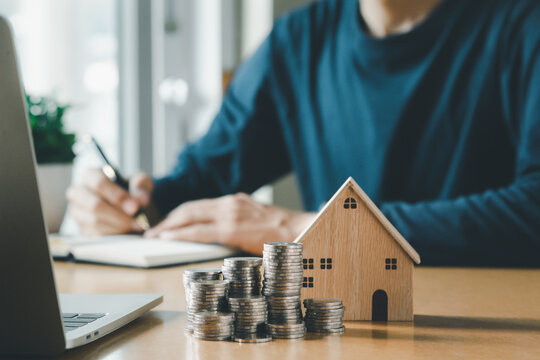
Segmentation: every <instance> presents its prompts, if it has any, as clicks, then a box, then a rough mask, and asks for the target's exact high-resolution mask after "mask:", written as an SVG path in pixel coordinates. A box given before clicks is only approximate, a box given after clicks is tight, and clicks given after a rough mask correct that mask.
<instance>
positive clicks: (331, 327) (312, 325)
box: [304, 298, 345, 334]
mask: <svg viewBox="0 0 540 360" xmlns="http://www.w3.org/2000/svg"><path fill="white" fill-rule="evenodd" d="M304 307H305V308H306V316H305V318H304V320H305V322H306V328H307V331H308V332H313V333H320V334H343V333H344V332H345V327H344V326H343V313H344V312H345V307H344V306H343V303H342V302H341V299H336V298H312V299H305V300H304Z"/></svg>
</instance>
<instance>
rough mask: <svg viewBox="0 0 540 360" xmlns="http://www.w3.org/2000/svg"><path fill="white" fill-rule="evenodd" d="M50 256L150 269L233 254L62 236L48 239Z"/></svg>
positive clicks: (139, 240) (188, 245)
mask: <svg viewBox="0 0 540 360" xmlns="http://www.w3.org/2000/svg"><path fill="white" fill-rule="evenodd" d="M49 247H50V250H51V254H52V256H53V257H54V258H56V259H61V258H69V257H73V259H74V260H76V261H85V262H94V263H101V264H110V265H120V266H133V267H142V268H151V267H158V266H168V265H175V264H182V263H190V262H197V261H205V260H212V259H220V258H224V257H227V256H230V255H233V254H234V253H236V252H237V250H235V249H232V248H229V247H225V246H221V245H208V244H199V243H192V242H184V241H169V240H161V239H147V238H143V237H142V236H139V235H109V236H96V237H90V236H65V235H57V234H51V235H49Z"/></svg>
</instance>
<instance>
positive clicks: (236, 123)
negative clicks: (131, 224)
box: [153, 35, 290, 215]
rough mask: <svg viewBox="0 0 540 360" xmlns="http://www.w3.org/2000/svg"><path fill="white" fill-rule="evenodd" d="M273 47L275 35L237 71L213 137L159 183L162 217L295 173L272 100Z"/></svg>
mask: <svg viewBox="0 0 540 360" xmlns="http://www.w3.org/2000/svg"><path fill="white" fill-rule="evenodd" d="M272 47H273V45H272V35H270V36H269V37H268V38H267V39H266V41H265V42H264V43H263V44H262V46H261V47H260V48H259V49H258V51H257V52H256V53H255V54H254V55H253V56H252V57H251V58H250V59H249V60H248V61H247V62H246V63H244V64H243V65H242V66H241V67H240V68H239V69H238V70H237V72H236V74H235V77H234V79H233V81H232V82H231V84H230V87H229V90H228V91H227V94H226V96H225V98H224V100H223V104H222V107H221V109H220V111H219V113H218V115H217V116H216V118H215V119H214V121H213V123H212V125H211V127H210V129H209V130H208V132H207V134H206V135H205V136H204V137H202V138H201V139H200V140H198V141H197V142H195V143H193V144H190V145H188V146H187V147H186V148H185V149H184V151H182V153H181V154H180V156H179V159H178V163H177V165H176V167H175V168H174V170H173V171H172V172H171V174H170V175H168V176H166V177H164V178H161V179H157V180H156V182H155V191H154V194H153V200H154V202H155V204H156V206H157V208H158V211H159V212H160V214H161V215H166V214H167V213H168V212H169V211H170V210H172V209H173V208H174V207H176V206H177V205H179V204H181V203H183V202H185V201H189V200H193V199H200V198H209V197H217V196H221V195H225V194H229V193H234V192H239V191H243V192H252V191H254V190H256V189H257V188H258V187H260V186H262V185H264V184H267V183H269V182H271V181H273V180H275V179H276V178H278V177H279V176H281V175H284V174H285V173H287V172H288V171H290V160H289V157H288V154H287V151H286V147H285V144H284V140H283V134H282V130H281V128H280V125H279V119H278V118H277V115H276V108H275V104H274V102H273V99H272V96H271V89H270V84H271V77H272V76H273V74H272V52H273V48H272Z"/></svg>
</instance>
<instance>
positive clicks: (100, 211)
mask: <svg viewBox="0 0 540 360" xmlns="http://www.w3.org/2000/svg"><path fill="white" fill-rule="evenodd" d="M129 188H130V189H129V193H128V192H127V191H126V190H124V189H122V188H121V187H119V186H118V185H116V184H114V183H113V182H111V181H110V180H109V179H108V178H107V177H106V176H105V175H103V173H102V172H101V171H100V170H97V169H92V170H87V171H86V172H85V174H84V176H83V180H82V183H81V184H79V185H75V186H72V187H70V188H69V189H68V190H67V193H66V197H67V199H68V201H69V202H70V204H71V207H70V214H71V215H72V216H73V218H74V219H75V221H77V223H78V224H79V227H80V229H81V231H82V233H84V234H87V235H104V234H123V233H129V232H134V231H137V232H140V231H143V229H142V228H141V227H140V226H139V225H138V224H137V223H136V222H135V219H134V218H133V215H134V214H135V213H136V212H137V210H138V209H139V208H140V207H145V206H147V205H148V204H149V203H150V197H151V194H152V190H153V188H154V183H153V181H152V179H151V178H150V177H149V176H148V175H146V174H138V175H135V176H133V177H132V178H131V179H130V181H129Z"/></svg>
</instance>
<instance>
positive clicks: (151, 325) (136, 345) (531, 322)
mask: <svg viewBox="0 0 540 360" xmlns="http://www.w3.org/2000/svg"><path fill="white" fill-rule="evenodd" d="M221 263H222V262H221V261H215V262H210V263H206V264H197V265H195V266H197V267H201V266H204V267H218V266H220V265H221ZM190 266H194V265H190ZM190 266H184V267H172V268H166V269H156V270H138V269H127V268H119V267H108V266H95V265H83V264H72V263H59V262H57V263H55V272H56V281H57V286H58V288H59V291H60V292H67V293H69V292H72V293H129V292H133V293H137V292H155V293H162V294H163V295H164V302H163V304H162V305H160V306H159V307H157V308H156V309H155V310H153V311H151V312H149V313H147V314H146V315H144V316H143V317H141V318H140V319H138V320H136V321H134V322H133V323H131V324H130V325H128V326H127V327H125V328H123V329H121V330H118V331H117V332H116V333H113V334H110V335H109V336H107V337H105V338H103V339H100V340H98V341H96V342H94V343H91V344H89V345H86V346H83V347H82V348H78V349H73V350H70V351H68V352H66V353H65V354H64V355H63V356H62V357H61V358H62V359H130V360H131V359H183V358H186V359H257V360H258V359H272V360H275V359H279V360H283V359H312V360H315V359H332V360H337V359H490V360H493V359H520V360H522V359H523V360H524V359H540V270H521V269H462V268H429V267H417V268H416V271H415V276H414V311H415V314H416V315H415V320H414V323H388V324H382V323H378V324H375V323H371V322H347V323H346V324H345V325H346V327H347V330H346V332H345V334H344V335H341V336H327V337H323V336H315V335H309V334H308V335H307V336H306V338H305V339H304V340H275V341H273V342H270V343H264V344H238V343H234V342H226V341H220V342H212V341H202V340H197V339H193V338H192V337H191V336H190V335H189V334H186V333H184V327H185V324H186V313H185V298H184V289H183V286H182V272H183V270H184V269H185V268H187V267H190Z"/></svg>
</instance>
